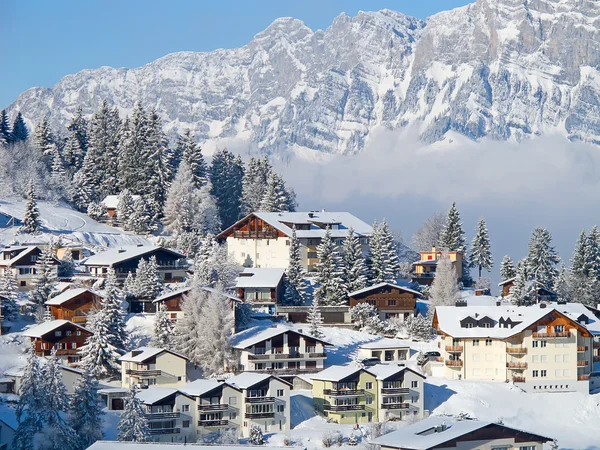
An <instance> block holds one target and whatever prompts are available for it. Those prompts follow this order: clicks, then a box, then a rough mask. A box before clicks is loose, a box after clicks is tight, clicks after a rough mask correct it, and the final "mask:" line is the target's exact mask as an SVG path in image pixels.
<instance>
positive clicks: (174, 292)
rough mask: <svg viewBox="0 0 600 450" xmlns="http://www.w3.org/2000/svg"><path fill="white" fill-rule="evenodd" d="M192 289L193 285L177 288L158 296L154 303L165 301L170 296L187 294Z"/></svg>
mask: <svg viewBox="0 0 600 450" xmlns="http://www.w3.org/2000/svg"><path fill="white" fill-rule="evenodd" d="M191 290H192V288H191V287H185V288H182V289H177V290H176V291H170V292H166V293H164V294H163V295H161V296H160V297H156V298H155V299H154V300H153V301H152V303H157V302H164V301H165V300H169V299H170V298H173V297H175V296H177V295H183V294H187V293H188V292H190V291H191Z"/></svg>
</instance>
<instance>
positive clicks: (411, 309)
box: [348, 283, 422, 320]
mask: <svg viewBox="0 0 600 450" xmlns="http://www.w3.org/2000/svg"><path fill="white" fill-rule="evenodd" d="M348 297H349V299H350V307H351V308H352V307H354V306H356V305H358V304H361V303H367V304H369V305H373V306H374V307H375V308H377V311H379V315H380V317H381V318H382V319H384V320H385V319H390V318H393V317H395V318H400V319H406V318H408V317H409V316H414V315H415V308H416V306H417V299H418V298H421V297H422V295H421V293H420V292H417V291H414V290H412V289H409V288H407V287H403V286H397V285H395V284H392V283H379V284H375V285H373V286H369V287H366V288H364V289H360V290H358V291H354V292H350V293H349V294H348Z"/></svg>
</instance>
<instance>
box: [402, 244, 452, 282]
mask: <svg viewBox="0 0 600 450" xmlns="http://www.w3.org/2000/svg"><path fill="white" fill-rule="evenodd" d="M420 254H421V258H420V260H419V261H417V262H415V263H413V274H412V281H414V282H417V283H419V284H425V285H430V284H431V283H433V279H434V278H435V273H436V271H437V265H438V263H439V261H440V259H442V258H448V259H449V260H450V261H451V262H452V267H454V270H455V271H456V281H457V282H461V281H462V276H463V267H462V266H463V254H462V253H461V252H445V251H440V250H437V249H436V248H435V247H432V248H431V251H426V252H420Z"/></svg>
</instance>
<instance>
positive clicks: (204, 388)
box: [179, 379, 225, 397]
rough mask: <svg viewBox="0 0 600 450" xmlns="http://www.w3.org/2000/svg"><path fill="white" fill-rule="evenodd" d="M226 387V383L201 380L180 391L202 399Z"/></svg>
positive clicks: (184, 386) (187, 384) (187, 385)
mask: <svg viewBox="0 0 600 450" xmlns="http://www.w3.org/2000/svg"><path fill="white" fill-rule="evenodd" d="M224 385H225V382H224V381H218V380H204V379H200V380H196V381H192V382H191V383H186V384H184V385H183V387H181V388H180V389H179V390H180V391H181V392H183V393H185V394H187V395H191V396H193V397H200V396H202V395H204V394H207V393H209V392H211V391H214V390H215V389H217V388H218V387H221V386H224Z"/></svg>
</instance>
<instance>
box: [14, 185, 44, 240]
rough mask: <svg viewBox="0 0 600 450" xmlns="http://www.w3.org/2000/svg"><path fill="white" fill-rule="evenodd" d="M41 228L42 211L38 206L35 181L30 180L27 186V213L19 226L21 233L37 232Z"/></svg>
mask: <svg viewBox="0 0 600 450" xmlns="http://www.w3.org/2000/svg"><path fill="white" fill-rule="evenodd" d="M39 229H40V212H39V210H38V206H37V195H36V193H35V187H34V185H33V181H30V182H29V187H28V188H27V203H26V205H25V213H24V214H23V223H22V225H21V227H20V228H19V233H29V234H37V233H38V232H39Z"/></svg>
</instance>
